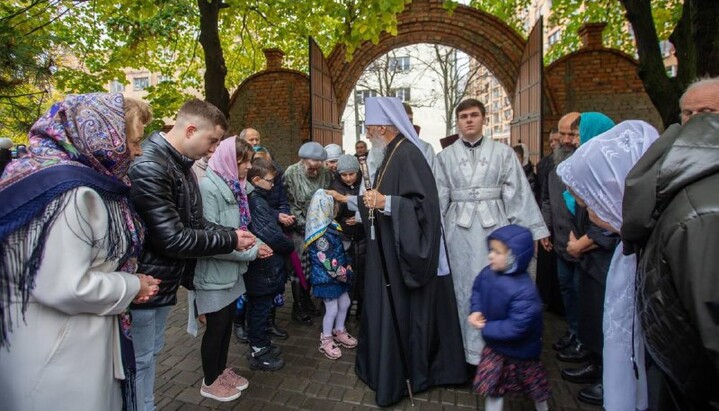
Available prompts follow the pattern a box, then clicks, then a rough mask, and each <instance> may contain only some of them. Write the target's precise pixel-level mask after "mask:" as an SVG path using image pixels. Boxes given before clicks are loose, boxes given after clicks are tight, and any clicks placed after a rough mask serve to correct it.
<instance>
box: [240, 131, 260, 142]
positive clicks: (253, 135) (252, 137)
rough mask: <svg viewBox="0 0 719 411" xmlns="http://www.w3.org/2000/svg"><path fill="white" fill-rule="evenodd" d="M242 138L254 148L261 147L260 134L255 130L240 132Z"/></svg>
mask: <svg viewBox="0 0 719 411" xmlns="http://www.w3.org/2000/svg"><path fill="white" fill-rule="evenodd" d="M240 138H241V139H243V140H245V141H246V142H248V143H250V145H251V146H252V147H257V146H259V145H260V132H259V131H257V130H255V129H254V128H246V129H244V130H242V131H240Z"/></svg>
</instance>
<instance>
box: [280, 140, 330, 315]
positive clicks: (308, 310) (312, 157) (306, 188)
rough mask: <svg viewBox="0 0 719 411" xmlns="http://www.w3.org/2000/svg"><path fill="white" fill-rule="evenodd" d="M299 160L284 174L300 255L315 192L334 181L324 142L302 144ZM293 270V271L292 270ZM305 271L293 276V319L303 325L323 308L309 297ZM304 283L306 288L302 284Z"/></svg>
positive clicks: (295, 239)
mask: <svg viewBox="0 0 719 411" xmlns="http://www.w3.org/2000/svg"><path fill="white" fill-rule="evenodd" d="M298 154H299V157H300V161H298V162H297V163H295V164H292V165H290V166H289V167H287V170H286V171H285V175H284V178H285V180H284V184H285V191H286V193H287V200H288V201H289V203H290V212H291V213H292V215H293V216H294V217H295V225H294V229H295V230H294V232H293V233H292V241H293V242H294V244H295V250H296V251H297V254H298V255H302V254H303V253H304V248H305V220H306V218H307V208H308V207H309V205H310V200H312V195H313V194H314V193H315V191H317V190H319V189H322V188H328V187H329V185H330V182H331V181H332V176H331V174H330V172H329V171H328V170H327V169H326V168H325V167H324V166H323V163H324V161H325V160H327V152H326V151H325V149H324V148H323V147H322V145H321V144H319V143H317V142H314V141H310V142H308V143H305V144H303V145H302V147H300V151H299V153H298ZM293 272H294V271H293ZM307 278H308V277H307V272H306V271H305V278H304V279H300V278H298V277H296V276H294V275H293V276H292V278H291V279H290V280H291V282H292V298H293V300H294V303H293V305H292V319H293V320H295V321H296V322H298V323H300V324H303V325H312V318H311V316H310V314H312V315H319V314H320V311H319V310H318V309H317V308H316V307H314V304H313V303H312V299H311V298H310V292H309V282H308V281H306V279H307ZM302 284H304V285H305V287H303V286H302Z"/></svg>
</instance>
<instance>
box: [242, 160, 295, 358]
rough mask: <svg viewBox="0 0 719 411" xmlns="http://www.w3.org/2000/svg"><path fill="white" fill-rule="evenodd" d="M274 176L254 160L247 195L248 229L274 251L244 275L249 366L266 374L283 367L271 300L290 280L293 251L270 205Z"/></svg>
mask: <svg viewBox="0 0 719 411" xmlns="http://www.w3.org/2000/svg"><path fill="white" fill-rule="evenodd" d="M275 173H276V169H275V167H274V166H273V165H272V163H271V162H269V161H267V160H265V159H262V158H257V159H255V160H253V161H252V168H251V169H250V170H249V171H248V172H247V180H248V181H249V182H250V183H251V184H252V186H253V190H252V191H250V192H249V193H248V201H249V204H250V213H251V215H252V218H251V220H250V225H249V229H250V231H251V232H252V233H253V234H255V235H256V236H257V238H259V239H260V240H262V242H264V243H265V244H267V245H268V246H269V247H270V248H272V251H273V252H274V254H273V255H272V256H270V257H269V258H265V259H261V260H260V259H258V260H255V261H253V262H251V263H250V266H249V268H248V270H247V272H246V273H245V287H246V288H247V331H248V332H247V334H248V337H249V340H250V354H249V363H250V368H251V369H253V370H263V371H274V370H278V369H280V368H282V366H284V360H283V359H282V357H280V351H279V347H277V346H273V345H271V341H270V337H269V335H268V333H267V322H268V320H269V315H270V309H271V308H272V301H273V299H274V297H275V295H277V293H278V292H281V291H282V290H283V288H284V284H285V281H286V279H287V278H286V277H287V273H286V272H285V263H284V259H285V257H286V256H287V255H288V254H289V253H290V252H292V250H293V249H294V248H293V245H292V241H290V239H289V238H287V236H286V235H285V234H284V232H283V231H282V228H281V227H280V225H279V223H278V222H277V217H276V215H275V213H274V211H273V210H272V208H271V207H270V205H269V203H268V202H267V196H268V195H269V193H270V190H271V189H272V186H273V184H274V177H275ZM248 191H249V190H248Z"/></svg>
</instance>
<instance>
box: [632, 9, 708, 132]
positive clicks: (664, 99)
mask: <svg viewBox="0 0 719 411" xmlns="http://www.w3.org/2000/svg"><path fill="white" fill-rule="evenodd" d="M620 1H621V2H622V5H624V8H625V10H626V11H627V20H629V22H630V23H631V24H632V29H633V30H634V38H635V39H636V42H637V51H638V53H639V69H638V72H637V73H638V75H639V78H641V79H642V82H643V83H644V88H645V89H646V91H647V94H648V95H649V98H650V99H651V100H652V103H654V106H655V107H656V108H657V110H658V111H659V115H660V116H661V117H662V121H663V122H664V126H665V127H668V126H669V125H670V124H672V123H676V122H678V121H679V114H680V108H679V98H680V97H681V95H682V93H683V92H684V90H685V89H686V88H687V86H688V85H689V84H690V83H691V82H692V81H694V80H695V79H696V78H697V77H702V76H717V75H719V25H717V23H716V22H717V21H719V1H716V0H685V1H684V3H683V5H682V7H683V8H682V16H681V18H680V19H679V22H678V23H677V26H676V27H675V28H674V31H673V32H672V34H671V35H670V36H669V40H670V41H671V42H672V44H673V45H674V50H675V56H676V58H677V63H678V70H677V76H676V77H675V78H673V79H672V78H669V77H668V76H667V74H666V71H665V70H666V69H665V68H664V61H663V59H662V56H661V52H660V51H659V47H658V45H659V37H658V36H657V31H656V29H655V27H654V19H653V18H652V10H651V5H650V2H649V1H646V0H620Z"/></svg>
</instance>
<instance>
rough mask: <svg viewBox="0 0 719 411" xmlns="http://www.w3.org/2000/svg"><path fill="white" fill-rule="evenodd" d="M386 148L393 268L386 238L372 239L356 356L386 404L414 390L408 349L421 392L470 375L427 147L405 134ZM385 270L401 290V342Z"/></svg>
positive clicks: (361, 373)
mask: <svg viewBox="0 0 719 411" xmlns="http://www.w3.org/2000/svg"><path fill="white" fill-rule="evenodd" d="M398 144H401V145H399V146H398ZM395 147H396V148H397V150H396V151H394V150H395ZM393 152H394V154H392V153H393ZM386 153H387V154H386V155H385V160H384V161H385V162H387V161H390V163H389V164H385V163H383V164H382V165H381V166H380V167H379V169H378V170H377V175H378V176H379V177H378V178H381V184H380V185H379V188H378V190H379V192H380V193H383V194H387V195H391V196H392V200H391V204H392V205H391V209H392V210H391V212H392V215H391V216H386V215H384V214H382V213H380V212H377V213H376V215H375V218H376V219H375V229H376V234H377V238H378V239H380V238H381V240H382V252H383V253H384V256H385V258H386V264H387V273H383V269H382V265H381V263H380V248H379V244H378V241H373V240H368V242H367V270H366V273H367V274H368V275H366V276H365V282H364V304H363V311H362V316H361V322H360V331H359V338H358V340H359V345H358V346H357V361H356V363H355V372H356V373H357V376H358V377H359V378H360V379H361V380H362V381H364V382H365V383H366V384H367V385H368V386H370V387H371V388H372V389H373V390H376V391H377V395H376V397H375V400H376V403H377V405H379V406H381V407H384V406H388V405H392V404H394V403H396V402H399V401H400V400H401V399H402V398H403V397H404V396H406V395H407V388H406V385H405V381H404V380H405V376H404V372H403V368H402V362H401V355H402V354H403V353H404V354H405V355H406V357H407V362H408V366H409V373H410V375H409V376H410V379H411V381H412V389H413V390H415V391H416V392H421V391H424V390H427V389H429V388H430V387H432V386H435V385H448V384H460V383H464V382H465V379H466V369H465V361H464V349H463V347H462V333H461V330H460V328H459V314H458V313H457V301H456V299H455V295H454V285H453V284H452V276H451V275H445V276H438V275H437V265H438V260H439V245H440V233H441V226H440V211H439V197H438V194H437V187H436V185H435V183H434V177H433V176H432V170H431V169H430V168H429V165H428V164H427V161H426V160H425V158H424V155H422V152H421V151H420V150H419V149H418V148H417V147H416V146H415V145H414V144H412V142H411V141H409V140H407V139H405V138H404V137H402V136H398V137H396V138H395V139H394V140H393V141H392V142H390V143H389V144H388V145H387V150H386ZM389 157H392V159H391V160H388V159H389ZM357 203H358V205H359V207H360V212H361V214H362V221H363V222H364V224H363V225H364V227H365V230H367V229H368V227H369V217H368V212H367V209H366V208H365V207H364V205H363V200H362V198H359V199H358V201H357ZM370 274H371V275H370ZM384 274H386V275H387V276H388V277H389V279H390V284H391V287H392V293H393V295H394V302H395V307H396V315H397V326H398V327H399V329H400V339H399V342H398V340H397V336H396V334H395V328H394V324H393V317H392V314H391V310H390V306H389V300H388V292H387V287H386V285H385V280H384Z"/></svg>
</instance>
